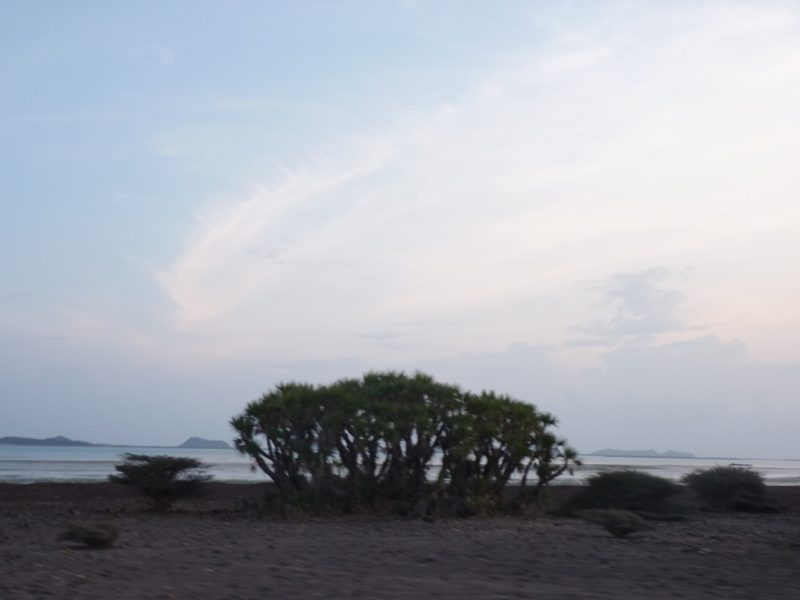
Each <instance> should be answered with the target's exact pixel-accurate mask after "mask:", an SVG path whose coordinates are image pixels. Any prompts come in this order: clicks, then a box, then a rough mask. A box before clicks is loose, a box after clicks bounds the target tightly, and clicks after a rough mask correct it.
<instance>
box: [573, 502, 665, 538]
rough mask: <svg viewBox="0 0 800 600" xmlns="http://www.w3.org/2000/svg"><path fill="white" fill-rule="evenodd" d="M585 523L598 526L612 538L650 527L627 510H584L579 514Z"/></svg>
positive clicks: (650, 527)
mask: <svg viewBox="0 0 800 600" xmlns="http://www.w3.org/2000/svg"><path fill="white" fill-rule="evenodd" d="M579 516H580V517H583V518H584V519H586V520H587V521H591V522H592V523H596V524H597V525H600V526H601V527H602V528H603V529H605V530H606V531H608V532H609V533H610V534H611V535H613V536H614V537H618V538H622V537H626V536H628V535H630V534H632V533H636V532H639V531H647V530H649V529H652V526H651V525H650V524H648V523H647V521H645V520H644V519H643V518H642V517H640V516H639V515H637V514H636V513H634V512H631V511H629V510H617V509H613V508H612V509H603V508H597V509H593V510H585V511H582V512H580V513H579Z"/></svg>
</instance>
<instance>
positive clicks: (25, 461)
mask: <svg viewBox="0 0 800 600" xmlns="http://www.w3.org/2000/svg"><path fill="white" fill-rule="evenodd" d="M126 452H133V453H136V454H168V455H172V456H190V457H192V458H197V459H200V460H202V461H203V462H205V463H206V464H208V465H210V473H211V474H212V475H213V476H214V479H216V480H218V481H252V482H257V481H265V479H266V476H265V475H264V474H263V473H261V471H258V470H256V471H253V470H252V469H251V468H250V461H249V460H247V458H245V457H243V456H242V455H240V454H239V453H238V452H236V451H235V450H189V449H182V448H133V447H122V446H90V447H74V448H73V447H63V448H59V447H51V446H47V447H45V446H0V481H4V482H17V483H31V482H34V481H103V480H104V479H105V478H106V477H107V476H108V475H109V474H111V473H113V472H114V464H115V463H118V462H120V461H121V460H122V455H123V454H125V453H126ZM582 459H583V461H584V465H583V466H582V467H580V468H578V469H577V470H576V471H575V473H574V475H572V476H569V475H566V474H565V475H563V476H562V477H560V478H559V479H558V481H557V483H562V484H563V483H580V482H582V481H583V480H585V479H586V477H588V476H589V475H592V474H594V473H597V472H599V471H604V470H614V469H622V468H627V469H637V470H642V471H647V472H649V473H652V474H653V475H659V476H661V477H666V478H668V479H673V480H677V479H680V478H681V477H682V476H683V475H685V474H686V473H689V472H690V471H693V470H695V469H701V468H707V467H712V466H714V465H729V464H731V463H744V464H748V465H750V466H751V468H753V469H754V470H756V471H758V472H759V473H761V474H762V475H763V476H764V477H765V478H766V480H767V483H768V484H769V485H800V460H766V459H747V458H678V459H675V458H673V459H663V458H611V457H605V456H584V457H582Z"/></svg>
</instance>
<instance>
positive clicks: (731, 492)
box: [683, 466, 777, 512]
mask: <svg viewBox="0 0 800 600" xmlns="http://www.w3.org/2000/svg"><path fill="white" fill-rule="evenodd" d="M683 482H684V483H685V484H686V485H687V486H689V488H691V490H692V491H693V492H694V493H695V495H696V496H697V497H698V498H699V499H700V500H701V501H702V502H703V503H704V504H705V505H706V506H707V507H708V508H711V509H716V510H725V509H728V510H739V511H745V512H774V511H775V510H776V509H777V505H776V504H775V503H774V502H773V501H771V500H770V498H769V497H768V495H767V486H766V484H765V483H764V478H763V477H762V476H761V475H760V474H759V473H757V472H756V471H751V470H750V469H747V468H744V467H735V466H729V467H725V466H717V467H712V468H710V469H705V470H697V471H693V472H691V473H689V474H687V475H685V476H684V477H683Z"/></svg>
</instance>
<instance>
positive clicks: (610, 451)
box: [587, 448, 695, 458]
mask: <svg viewBox="0 0 800 600" xmlns="http://www.w3.org/2000/svg"><path fill="white" fill-rule="evenodd" d="M587 456H612V457H620V458H626V457H627V458H695V455H694V454H692V453H691V452H677V451H675V450H667V451H666V452H656V451H655V450H617V449H615V448H603V449H602V450H597V451H596V452H590V453H589V454H588V455H587Z"/></svg>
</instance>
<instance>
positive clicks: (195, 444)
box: [178, 436, 231, 450]
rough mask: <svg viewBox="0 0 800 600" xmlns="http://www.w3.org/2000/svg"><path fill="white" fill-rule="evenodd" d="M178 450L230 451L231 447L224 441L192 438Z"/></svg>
mask: <svg viewBox="0 0 800 600" xmlns="http://www.w3.org/2000/svg"><path fill="white" fill-rule="evenodd" d="M178 448H197V449H202V450H230V449H231V445H230V444H229V443H228V442H224V441H222V440H207V439H205V438H201V437H195V436H192V437H190V438H189V439H188V440H186V441H185V442H183V443H182V444H181V445H180V446H178Z"/></svg>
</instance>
